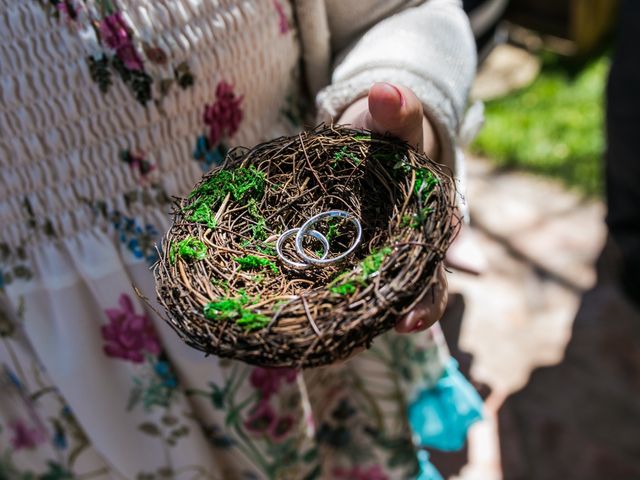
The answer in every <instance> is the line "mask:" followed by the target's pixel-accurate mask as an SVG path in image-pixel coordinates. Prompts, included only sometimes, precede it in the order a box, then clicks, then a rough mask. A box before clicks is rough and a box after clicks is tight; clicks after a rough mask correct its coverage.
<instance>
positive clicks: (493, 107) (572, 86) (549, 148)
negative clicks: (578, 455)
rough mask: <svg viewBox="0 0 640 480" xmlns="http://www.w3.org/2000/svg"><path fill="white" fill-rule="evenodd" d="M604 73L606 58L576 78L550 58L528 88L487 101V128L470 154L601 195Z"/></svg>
mask: <svg viewBox="0 0 640 480" xmlns="http://www.w3.org/2000/svg"><path fill="white" fill-rule="evenodd" d="M608 70H609V59H608V57H606V56H602V57H600V58H598V59H596V60H594V61H592V62H590V63H589V64H588V65H586V66H585V67H584V68H582V69H581V70H579V71H578V72H576V73H575V74H574V73H572V72H571V71H570V70H569V69H567V68H565V67H564V66H563V65H562V64H561V63H560V61H559V60H558V58H557V57H555V56H550V55H548V56H547V57H546V58H545V59H544V60H543V67H542V71H541V74H540V76H539V77H538V78H537V79H536V80H535V81H534V82H533V83H532V84H531V85H530V86H528V87H526V88H525V89H523V90H520V91H518V92H515V93H513V94H510V95H508V96H506V97H504V98H501V99H497V100H493V101H490V102H487V105H486V124H485V126H484V128H483V129H482V131H481V132H480V135H479V136H478V138H477V139H476V141H475V142H474V143H473V145H472V146H471V150H472V151H473V152H475V153H479V154H482V155H485V156H487V157H489V158H490V159H491V160H492V161H494V162H495V163H496V164H497V165H499V166H503V167H510V168H519V169H524V170H529V171H532V172H536V173H541V174H545V175H550V176H553V177H556V178H559V179H561V180H562V181H564V182H565V184H566V185H568V186H571V187H576V188H577V189H579V190H580V191H582V192H584V193H586V194H589V195H598V194H601V191H602V165H603V153H604V130H603V127H604V125H603V107H604V97H603V94H604V88H605V84H606V77H607V73H608Z"/></svg>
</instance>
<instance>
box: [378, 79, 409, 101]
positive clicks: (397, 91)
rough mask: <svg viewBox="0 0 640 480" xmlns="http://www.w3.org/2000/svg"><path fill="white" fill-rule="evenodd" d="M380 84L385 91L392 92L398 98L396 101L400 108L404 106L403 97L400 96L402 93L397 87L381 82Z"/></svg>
mask: <svg viewBox="0 0 640 480" xmlns="http://www.w3.org/2000/svg"><path fill="white" fill-rule="evenodd" d="M380 84H381V85H383V86H384V88H385V89H386V90H387V91H389V92H394V93H395V94H396V95H397V96H398V99H399V100H400V105H401V106H402V105H404V96H403V95H402V92H401V91H400V89H399V88H398V87H396V86H395V85H394V84H392V83H388V82H381V83H380Z"/></svg>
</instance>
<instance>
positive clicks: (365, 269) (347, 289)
mask: <svg viewBox="0 0 640 480" xmlns="http://www.w3.org/2000/svg"><path fill="white" fill-rule="evenodd" d="M392 251H393V250H392V249H391V248H390V247H384V248H382V249H380V250H378V251H377V252H374V253H372V254H371V255H369V256H367V257H365V259H364V260H362V261H361V262H360V263H359V264H358V266H359V268H360V270H361V272H360V274H359V275H358V276H356V277H355V278H351V279H349V280H344V281H343V279H344V278H345V277H347V276H348V275H349V273H351V272H350V271H346V272H342V273H341V274H340V275H338V276H337V277H336V278H335V280H333V282H331V283H330V284H329V290H330V291H331V293H335V294H337V295H352V294H354V293H355V292H356V291H357V290H358V286H362V287H364V286H366V285H367V282H368V281H369V279H370V278H371V276H372V275H373V274H374V273H376V272H378V271H379V270H380V268H381V267H382V264H383V263H384V260H385V259H386V258H387V256H389V255H390V254H391V252H392Z"/></svg>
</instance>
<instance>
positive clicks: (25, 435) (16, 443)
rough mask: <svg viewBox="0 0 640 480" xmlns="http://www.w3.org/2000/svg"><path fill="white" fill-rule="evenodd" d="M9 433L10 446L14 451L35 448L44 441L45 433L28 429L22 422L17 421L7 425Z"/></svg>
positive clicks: (36, 429)
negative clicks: (10, 434)
mask: <svg viewBox="0 0 640 480" xmlns="http://www.w3.org/2000/svg"><path fill="white" fill-rule="evenodd" d="M9 428H10V429H11V433H12V434H13V436H12V437H11V446H12V447H13V448H14V449H15V450H22V449H28V450H31V449H33V448H36V447H37V446H38V445H40V444H41V443H43V442H45V441H46V439H47V438H46V435H45V432H43V431H42V430H41V429H38V428H29V427H28V426H27V425H26V424H25V423H24V422H23V421H22V420H17V421H15V422H12V423H11V424H10V425H9Z"/></svg>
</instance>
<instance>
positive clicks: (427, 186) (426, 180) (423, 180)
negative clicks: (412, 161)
mask: <svg viewBox="0 0 640 480" xmlns="http://www.w3.org/2000/svg"><path fill="white" fill-rule="evenodd" d="M423 185H424V186H423ZM436 185H438V179H437V178H436V177H435V175H434V174H433V173H431V171H430V170H428V169H426V168H416V183H415V185H414V186H413V191H414V192H415V193H420V194H421V196H422V200H423V201H424V200H426V199H427V198H428V197H429V195H430V194H431V192H433V189H434V188H435V187H436ZM421 190H422V191H421Z"/></svg>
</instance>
